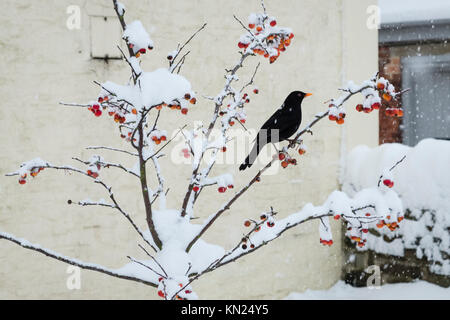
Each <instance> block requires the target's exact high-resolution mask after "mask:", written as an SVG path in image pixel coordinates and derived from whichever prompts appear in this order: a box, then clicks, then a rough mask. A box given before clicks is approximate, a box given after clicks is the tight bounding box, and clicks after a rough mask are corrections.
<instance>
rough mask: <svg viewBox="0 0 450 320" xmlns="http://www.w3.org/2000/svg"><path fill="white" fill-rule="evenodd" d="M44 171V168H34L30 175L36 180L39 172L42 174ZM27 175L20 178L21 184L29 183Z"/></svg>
mask: <svg viewBox="0 0 450 320" xmlns="http://www.w3.org/2000/svg"><path fill="white" fill-rule="evenodd" d="M43 170H44V168H43V167H34V168H31V170H30V171H29V173H30V176H32V177H33V178H35V177H36V176H37V175H38V174H39V172H41V171H43ZM27 175H28V174H27V173H24V174H22V175H21V176H20V178H19V184H22V185H23V184H25V183H27V180H26V179H27Z"/></svg>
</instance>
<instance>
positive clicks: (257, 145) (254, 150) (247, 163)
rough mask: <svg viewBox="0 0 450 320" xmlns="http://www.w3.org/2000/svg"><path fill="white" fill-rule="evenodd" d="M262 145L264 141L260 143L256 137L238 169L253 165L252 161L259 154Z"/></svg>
mask: <svg viewBox="0 0 450 320" xmlns="http://www.w3.org/2000/svg"><path fill="white" fill-rule="evenodd" d="M264 145H265V143H261V142H260V141H259V139H258V137H257V138H256V142H255V144H254V145H253V148H252V150H251V151H250V153H249V155H248V156H247V158H245V161H244V163H243V164H241V165H240V167H239V170H241V171H242V170H245V169H247V168H250V167H251V166H252V165H253V163H254V162H255V160H256V158H257V157H258V155H259V153H260V151H261V149H262V147H264Z"/></svg>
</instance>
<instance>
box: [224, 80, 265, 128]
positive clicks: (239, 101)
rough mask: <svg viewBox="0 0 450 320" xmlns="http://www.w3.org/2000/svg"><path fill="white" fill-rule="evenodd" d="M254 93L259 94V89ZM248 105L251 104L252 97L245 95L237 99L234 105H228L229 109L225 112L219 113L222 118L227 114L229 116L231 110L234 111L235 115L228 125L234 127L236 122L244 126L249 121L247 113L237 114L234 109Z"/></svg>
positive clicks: (231, 117)
mask: <svg viewBox="0 0 450 320" xmlns="http://www.w3.org/2000/svg"><path fill="white" fill-rule="evenodd" d="M253 93H254V94H258V93H259V89H257V88H254V89H253ZM246 103H250V96H249V95H248V93H244V94H243V95H242V96H241V97H240V98H239V99H236V101H234V102H233V103H232V104H231V103H229V104H227V107H226V109H225V110H220V111H219V116H221V117H222V116H224V115H225V114H228V113H229V112H230V111H229V110H233V111H231V114H233V116H230V119H229V120H228V124H229V125H230V127H232V126H234V124H235V120H237V121H239V122H240V123H242V124H244V123H245V122H246V120H247V118H246V115H245V113H244V112H235V111H234V109H235V108H243V107H244V104H246Z"/></svg>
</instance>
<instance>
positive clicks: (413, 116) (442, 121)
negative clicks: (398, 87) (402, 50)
mask: <svg viewBox="0 0 450 320" xmlns="http://www.w3.org/2000/svg"><path fill="white" fill-rule="evenodd" d="M402 64H403V71H402V82H403V83H402V87H403V88H410V89H411V91H410V92H408V93H407V94H405V95H404V96H403V97H402V100H403V106H404V111H405V115H404V121H403V126H402V129H403V142H404V143H405V144H407V145H410V146H414V145H416V144H417V143H418V142H419V141H420V140H422V139H425V138H438V139H450V54H445V55H434V56H415V57H404V58H403V59H402Z"/></svg>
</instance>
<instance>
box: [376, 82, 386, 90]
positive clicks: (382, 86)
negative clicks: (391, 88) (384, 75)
mask: <svg viewBox="0 0 450 320" xmlns="http://www.w3.org/2000/svg"><path fill="white" fill-rule="evenodd" d="M384 88H385V85H384V83H381V82H378V83H377V89H378V90H383V89H384Z"/></svg>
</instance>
